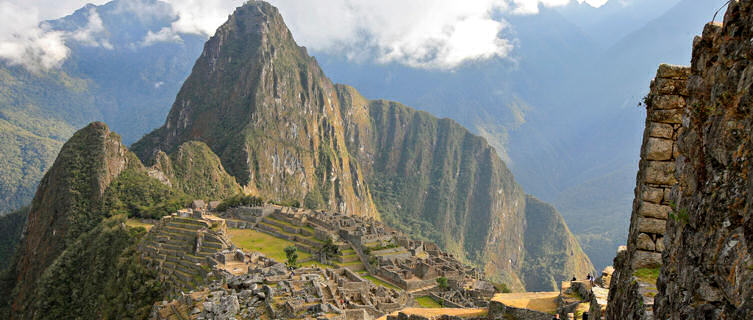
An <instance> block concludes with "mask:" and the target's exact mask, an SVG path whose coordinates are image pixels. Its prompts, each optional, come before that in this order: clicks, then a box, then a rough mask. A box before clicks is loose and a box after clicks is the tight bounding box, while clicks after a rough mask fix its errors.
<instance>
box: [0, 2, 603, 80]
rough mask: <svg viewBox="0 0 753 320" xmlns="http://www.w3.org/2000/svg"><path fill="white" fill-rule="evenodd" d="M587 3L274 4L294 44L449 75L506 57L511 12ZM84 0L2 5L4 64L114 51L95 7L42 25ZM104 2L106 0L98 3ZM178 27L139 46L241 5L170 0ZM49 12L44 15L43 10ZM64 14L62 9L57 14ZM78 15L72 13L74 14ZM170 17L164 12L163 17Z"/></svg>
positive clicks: (138, 9) (171, 38)
mask: <svg viewBox="0 0 753 320" xmlns="http://www.w3.org/2000/svg"><path fill="white" fill-rule="evenodd" d="M118 1H119V4H118V6H119V7H120V8H124V10H129V11H131V12H134V13H137V15H138V16H141V17H144V18H147V17H149V16H150V15H154V14H155V12H163V11H164V10H162V11H159V10H157V8H156V6H164V3H156V2H154V1H151V0H118ZM570 1H578V2H580V3H583V2H586V3H588V4H590V5H592V6H595V7H598V6H601V5H603V4H604V3H606V2H607V0H474V1H456V0H380V1H373V0H305V1H302V0H270V2H271V3H272V4H274V5H275V6H277V7H278V8H279V9H280V12H281V13H282V15H283V18H284V19H285V21H286V23H288V26H289V27H290V28H291V31H292V32H293V35H294V37H295V38H296V40H297V41H298V42H299V43H300V44H302V45H305V46H307V47H309V48H311V49H313V50H315V51H323V52H328V53H333V54H339V55H343V56H346V57H348V58H349V59H354V60H373V61H377V62H380V63H400V64H405V65H408V66H412V67H419V68H437V69H451V68H454V67H456V66H458V65H460V64H462V63H464V62H466V61H469V60H478V59H488V58H493V57H501V58H504V57H507V56H508V55H509V54H510V52H511V51H512V50H513V48H514V45H513V44H514V39H510V38H507V37H505V36H503V34H504V33H505V31H506V29H508V28H510V27H511V26H510V25H509V24H508V23H507V22H506V21H505V20H504V19H503V18H502V16H503V15H505V14H536V13H538V11H539V8H540V6H545V7H554V6H561V5H566V4H567V3H569V2H570ZM76 2H78V3H79V4H80V6H83V4H84V1H78V0H62V1H61V0H26V1H25V0H10V1H0V28H2V29H3V30H2V31H3V32H0V58H2V59H5V60H7V61H9V62H10V63H12V64H20V65H23V66H26V67H29V68H43V69H47V68H52V67H56V66H59V65H60V64H61V63H62V61H64V60H65V58H66V57H67V56H68V54H69V51H70V50H69V49H68V47H67V46H66V41H78V42H79V43H82V44H84V45H90V46H99V47H102V48H105V49H107V48H112V44H110V43H109V42H107V40H106V39H104V38H102V37H98V35H100V34H103V33H105V32H106V30H104V27H103V25H102V20H101V19H100V18H99V16H98V15H97V13H96V11H95V10H94V9H91V11H90V14H89V23H88V24H87V25H86V26H85V27H84V28H82V29H81V30H77V31H74V32H68V33H65V32H59V31H54V30H51V29H50V28H49V27H48V26H45V25H44V24H39V21H40V20H41V19H49V18H54V16H53V17H51V16H50V15H54V14H60V13H59V12H58V11H50V10H47V11H43V12H41V13H40V11H39V10H40V9H39V8H47V7H54V8H59V7H65V8H68V7H71V6H74V5H75V4H76ZM97 2H98V3H102V2H104V1H102V0H99V1H97ZM165 2H167V3H169V5H170V8H169V9H168V11H171V12H170V13H169V14H171V16H172V17H174V20H173V22H172V23H171V24H170V25H169V26H167V27H164V28H162V29H160V30H154V31H149V32H148V33H147V34H146V35H145V37H144V39H143V40H142V42H141V43H140V45H141V46H148V45H152V44H154V43H158V42H177V41H181V38H180V34H200V35H205V36H211V35H213V34H214V31H215V29H216V28H217V27H219V26H220V25H221V24H222V23H223V22H224V21H225V20H226V19H227V16H228V15H229V14H231V13H232V11H233V9H234V8H235V7H237V6H239V5H241V4H242V3H243V0H165ZM42 10H45V9H42ZM58 10H60V9H58ZM68 10H70V11H68V12H72V10H73V9H68ZM161 14H164V13H161Z"/></svg>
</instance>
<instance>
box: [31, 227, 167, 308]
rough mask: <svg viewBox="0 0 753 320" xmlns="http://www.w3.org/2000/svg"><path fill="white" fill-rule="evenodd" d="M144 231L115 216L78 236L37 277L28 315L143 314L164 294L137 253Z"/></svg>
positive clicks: (151, 271) (152, 271)
mask: <svg viewBox="0 0 753 320" xmlns="http://www.w3.org/2000/svg"><path fill="white" fill-rule="evenodd" d="M145 233H146V230H145V229H144V228H129V227H126V225H125V217H124V216H116V217H113V218H108V219H106V220H104V221H103V222H102V223H100V224H99V225H97V226H96V227H95V228H94V229H92V230H90V231H89V232H87V233H85V234H84V235H82V236H81V237H79V238H78V239H77V240H76V241H75V242H74V243H73V244H72V245H71V246H69V247H68V248H67V249H66V250H65V251H64V252H63V253H62V254H61V255H60V256H59V257H58V258H57V259H56V260H55V262H54V263H53V264H52V265H50V267H49V268H47V270H45V272H44V273H43V274H42V276H41V278H40V279H39V280H38V281H39V288H38V289H37V292H36V299H35V300H34V302H33V304H32V306H31V309H30V311H32V310H33V311H32V314H33V315H34V316H33V318H35V319H63V318H66V317H69V316H71V315H76V316H77V317H80V318H83V319H96V318H105V319H114V318H119V319H125V318H129V319H145V318H146V317H147V316H148V315H149V312H151V305H152V303H154V302H155V301H157V300H159V299H160V298H161V297H162V294H163V292H162V285H161V284H160V282H159V281H158V280H156V274H155V273H154V270H151V269H147V268H146V267H145V266H143V265H141V264H140V263H139V262H138V259H137V256H136V250H135V246H136V243H137V241H138V240H139V239H140V238H141V237H142V236H143V235H144V234H145Z"/></svg>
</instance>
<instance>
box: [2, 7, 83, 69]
mask: <svg viewBox="0 0 753 320" xmlns="http://www.w3.org/2000/svg"><path fill="white" fill-rule="evenodd" d="M38 23H39V12H38V11H37V10H36V9H35V8H26V7H22V6H18V5H15V4H13V3H10V2H0V27H2V32H0V58H2V59H4V60H7V61H8V62H9V63H11V64H14V65H23V66H25V67H26V68H28V69H30V70H38V69H49V68H52V67H55V66H58V65H59V64H60V63H61V62H62V61H63V60H64V59H65V58H66V57H67V56H68V52H69V50H68V47H66V46H65V44H64V43H63V37H64V34H63V33H62V32H57V31H51V30H50V29H49V27H47V26H46V25H44V24H43V25H39V24H38Z"/></svg>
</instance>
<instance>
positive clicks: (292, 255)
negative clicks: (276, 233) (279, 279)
mask: <svg viewBox="0 0 753 320" xmlns="http://www.w3.org/2000/svg"><path fill="white" fill-rule="evenodd" d="M297 251H298V248H296V247H295V246H288V247H285V256H286V257H287V258H288V263H287V265H288V267H290V268H297V267H298V265H297V264H296V263H297V262H298V252H297Z"/></svg>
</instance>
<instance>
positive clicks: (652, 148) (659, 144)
mask: <svg viewBox="0 0 753 320" xmlns="http://www.w3.org/2000/svg"><path fill="white" fill-rule="evenodd" d="M673 144H674V143H673V141H672V140H669V139H662V138H648V140H646V144H645V145H644V146H643V151H644V152H645V154H644V156H645V157H646V160H657V161H663V160H670V159H672V145H673Z"/></svg>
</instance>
